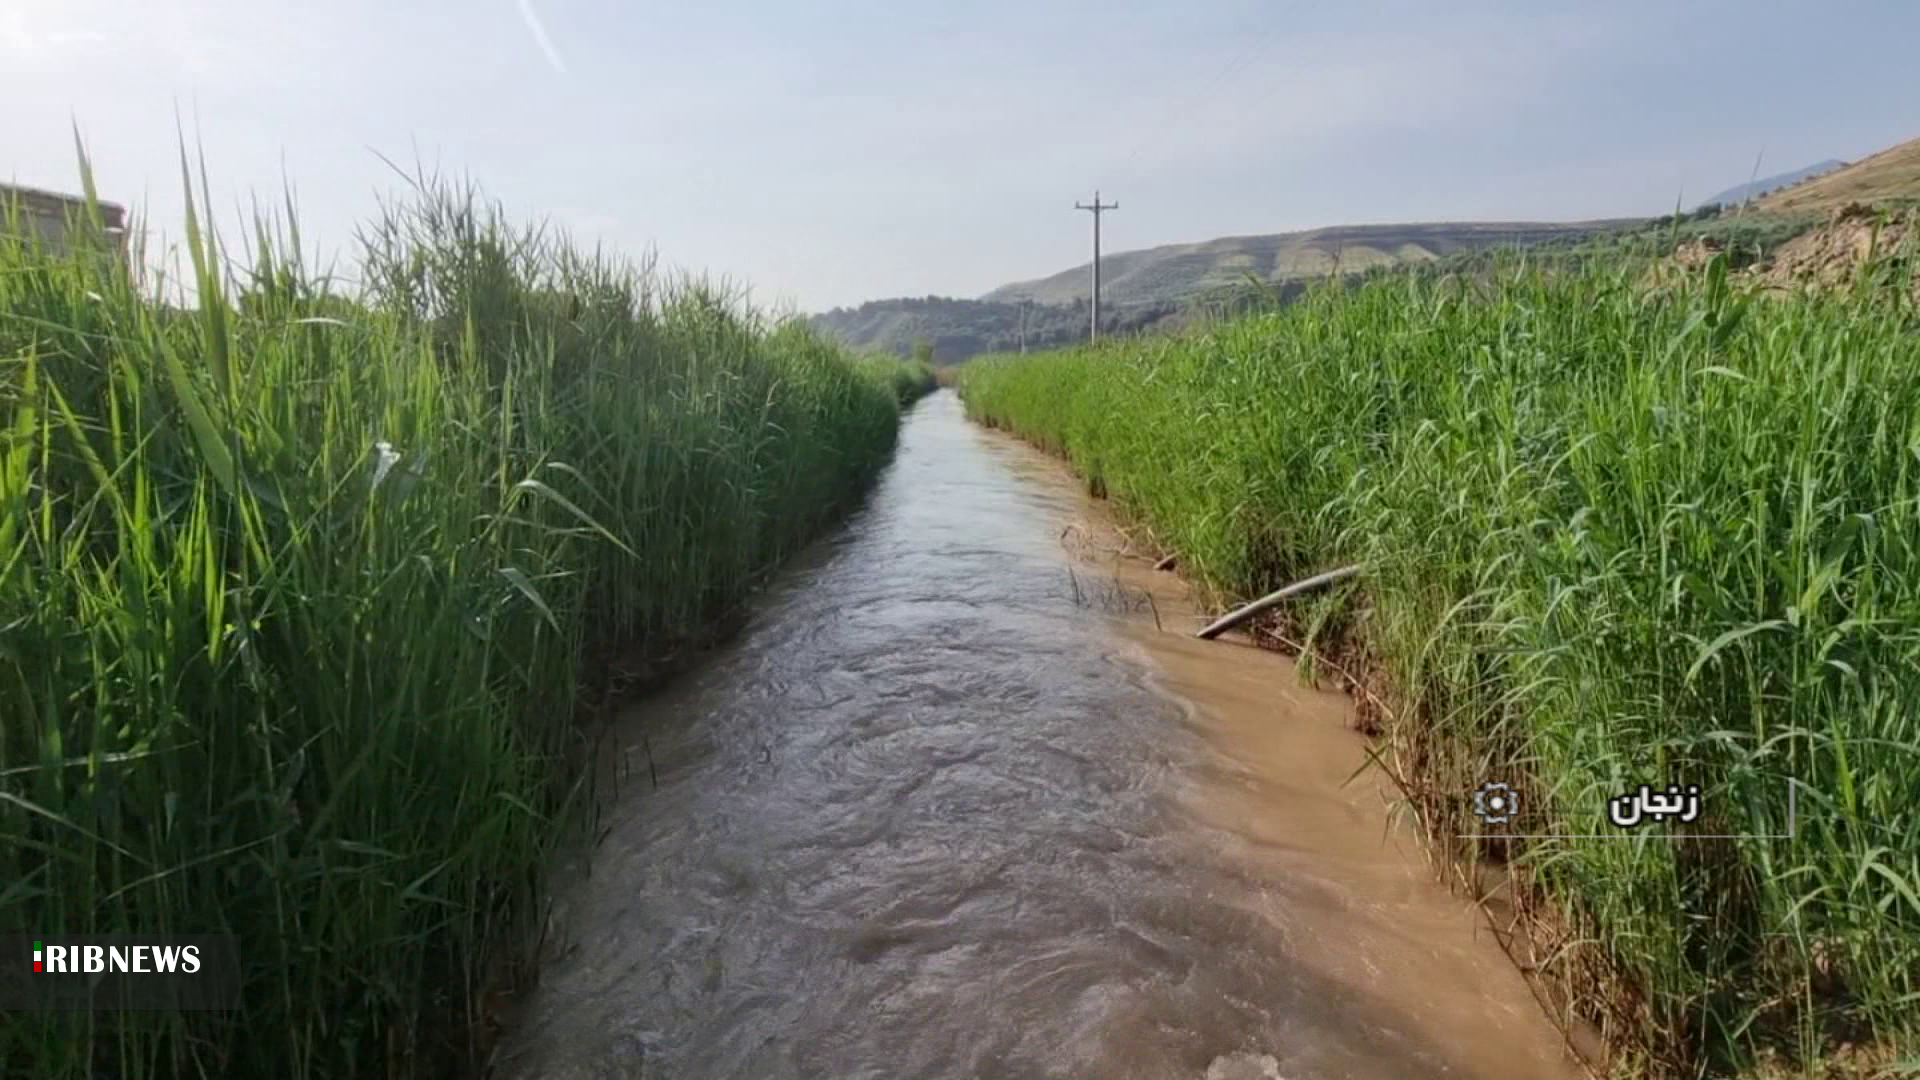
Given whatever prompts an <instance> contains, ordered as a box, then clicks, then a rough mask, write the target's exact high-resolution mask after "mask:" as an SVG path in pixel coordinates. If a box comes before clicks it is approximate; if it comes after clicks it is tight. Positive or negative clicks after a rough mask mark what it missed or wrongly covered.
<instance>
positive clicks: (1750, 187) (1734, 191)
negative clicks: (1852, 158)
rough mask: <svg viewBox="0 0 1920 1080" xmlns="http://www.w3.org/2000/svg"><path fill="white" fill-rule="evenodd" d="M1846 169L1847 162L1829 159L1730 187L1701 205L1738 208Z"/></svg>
mask: <svg viewBox="0 0 1920 1080" xmlns="http://www.w3.org/2000/svg"><path fill="white" fill-rule="evenodd" d="M1846 167H1847V163H1846V162H1844V161H1839V160H1836V159H1833V158H1829V159H1827V160H1826V161H1822V162H1818V163H1816V164H1813V165H1809V166H1807V167H1806V168H1804V169H1795V170H1793V171H1792V172H1783V173H1780V174H1778V175H1776V176H1769V177H1766V178H1764V179H1760V180H1753V181H1749V182H1748V183H1745V184H1740V185H1738V186H1736V187H1730V188H1728V189H1727V190H1725V191H1723V192H1721V193H1720V194H1718V195H1715V196H1714V197H1713V198H1711V199H1708V200H1707V201H1705V202H1703V203H1701V204H1700V205H1701V206H1738V205H1740V204H1741V203H1743V202H1746V201H1747V200H1748V199H1757V198H1759V197H1760V196H1762V195H1765V194H1767V193H1768V192H1772V191H1779V190H1780V189H1781V188H1783V187H1791V186H1793V185H1794V184H1797V183H1799V182H1800V181H1802V180H1806V179H1809V178H1811V177H1815V176H1819V175H1821V174H1823V173H1830V172H1832V171H1834V170H1835V169H1844V168H1846Z"/></svg>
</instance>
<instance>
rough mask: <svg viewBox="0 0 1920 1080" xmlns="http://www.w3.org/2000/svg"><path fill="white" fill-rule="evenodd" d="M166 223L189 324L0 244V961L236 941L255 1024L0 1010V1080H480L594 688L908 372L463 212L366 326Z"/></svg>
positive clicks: (721, 299)
mask: <svg viewBox="0 0 1920 1080" xmlns="http://www.w3.org/2000/svg"><path fill="white" fill-rule="evenodd" d="M188 186H189V188H190V189H191V188H193V187H196V186H197V187H199V189H200V194H201V198H202V199H203V201H202V202H201V203H200V204H199V206H198V207H196V206H195V205H194V200H193V195H192V194H189V196H188V210H187V214H186V218H185V239H184V246H185V248H186V250H187V251H188V252H190V254H191V265H192V271H191V281H192V285H193V291H194V293H195V294H196V295H197V301H196V302H195V303H193V304H191V305H185V306H181V305H166V304H161V303H157V302H155V301H154V300H153V299H152V294H151V292H150V291H148V290H142V289H141V288H138V287H136V284H135V283H134V281H133V280H132V279H131V277H130V275H129V273H128V272H127V270H126V269H125V267H124V266H123V265H122V264H120V263H118V262H116V261H114V260H111V259H100V258H94V257H89V256H88V255H87V254H86V253H84V251H83V252H82V253H81V254H73V255H65V256H56V255H53V254H49V253H47V252H45V251H43V250H40V249H39V248H38V247H37V246H35V245H34V244H31V243H28V242H24V241H21V240H18V239H4V238H0V923H4V924H5V925H7V926H11V927H16V928H28V927H30V928H36V929H39V930H42V931H43V932H47V933H68V934H75V933H114V932H128V933H134V932H142V933H152V932H160V931H173V932H206V933H231V934H238V935H239V936H240V938H241V940H242V943H243V955H244V959H245V964H246V970H247V981H246V985H245V1008H244V1009H243V1010H242V1011H241V1012H239V1013H235V1014H223V1013H174V1014H167V1013H138V1012H129V1013H118V1014H104V1013H102V1014H86V1013H32V1014H28V1013H16V1014H13V1015H9V1016H7V1017H6V1018H5V1020H4V1021H3V1022H0V1073H4V1074H5V1075H7V1076H33V1077H38V1078H43V1080H60V1078H77V1077H93V1076H116V1077H173V1076H197V1075H204V1076H251V1077H267V1076H273V1077H345V1076H392V1077H404V1076H432V1075H446V1074H448V1073H449V1072H451V1073H452V1074H456V1075H476V1073H475V1072H474V1071H473V1068H474V1065H473V1063H474V1061H475V1059H476V1057H477V1055H478V1054H479V1053H481V1052H483V1051H484V1042H485V1038H484V1032H485V1028H486V1024H485V1021H486V1019H487V1017H486V1016H485V1014H484V1000H485V996H486V994H487V993H488V992H490V991H493V990H497V989H500V988H502V986H503V985H504V984H506V983H508V982H510V981H511V974H512V972H511V968H512V962H513V961H514V960H516V959H517V958H524V957H525V956H526V955H527V952H528V947H529V946H530V945H531V944H532V943H533V941H534V938H535V936H536V935H537V932H538V927H539V923H540V912H539V907H538V905H539V904H540V903H541V900H540V888H541V868H542V866H543V864H544V863H545V862H546V860H547V856H548V854H549V852H550V850H551V845H552V844H554V843H555V842H556V839H557V838H558V837H561V836H564V835H565V834H566V832H567V830H565V829H563V828H560V827H559V826H560V824H562V823H564V822H565V821H566V820H567V819H568V818H569V816H570V815H572V814H573V813H574V811H575V810H576V809H578V808H579V807H580V806H582V804H583V803H584V801H585V800H584V799H583V798H582V790H581V786H582V784H583V783H584V780H583V779H582V778H583V776H584V775H586V773H585V771H584V770H582V769H581V768H580V765H581V764H582V763H583V761H584V759H585V756H586V747H585V746H584V741H585V739H586V735H585V732H584V727H585V725H583V724H582V723H581V722H579V721H580V715H579V714H581V713H585V712H588V711H590V709H589V707H590V706H591V705H593V704H594V703H593V702H592V701H590V700H587V699H586V697H585V696H583V692H582V691H581V689H580V688H581V687H582V686H583V684H585V683H587V682H589V681H591V678H592V677H593V676H594V674H595V673H594V672H592V671H591V670H590V668H591V667H592V666H593V664H594V660H593V658H594V657H596V656H598V655H600V652H601V651H602V649H603V647H604V646H608V645H611V644H614V643H618V644H620V645H622V646H625V647H630V646H632V645H633V644H634V643H636V642H637V643H639V645H640V647H641V648H642V649H643V650H646V651H651V652H663V651H665V650H667V649H669V648H671V647H672V646H674V645H675V644H676V643H681V642H684V641H686V640H688V639H689V638H690V636H692V635H695V634H696V633H697V632H698V631H699V630H700V628H701V627H702V626H704V625H706V624H708V622H709V620H711V619H712V618H713V617H714V616H715V615H716V613H718V612H720V611H722V610H723V609H725V608H727V607H728V606H729V605H731V604H734V603H736V602H737V601H739V600H740V599H741V598H742V597H743V595H744V594H746V593H747V592H749V591H750V590H751V589H752V588H753V587H754V586H755V585H756V583H757V582H759V581H760V580H761V579H762V577H763V575H764V574H765V573H766V572H767V571H768V570H769V568H770V567H772V566H773V565H774V564H775V563H777V562H778V561H779V560H780V559H781V558H782V557H783V556H785V555H787V554H788V553H790V552H792V551H794V550H795V549H796V548H797V547H798V546H799V545H801V544H803V543H804V542H806V541H807V540H808V538H809V537H810V536H812V535H813V534H814V533H815V532H816V530H818V529H819V528H820V527H821V526H822V525H823V524H825V523H827V522H828V521H830V520H831V519H833V518H834V517H835V516H836V515H838V514H840V513H842V512H843V511H844V510H845V509H847V508H848V506H849V505H850V504H851V503H853V502H854V501H855V500H857V499H858V498H859V497H860V496H861V494H862V492H863V489H864V488H865V487H866V485H867V484H868V482H869V480H870V479H871V478H872V477H873V476H874V475H875V473H876V471H877V470H878V468H879V467H880V466H881V465H882V464H883V463H884V461H885V460H886V459H887V458H888V456H889V454H890V453H891V450H892V447H893V445H894V440H895V433H896V427H897V421H898V412H899V408H900V405H901V403H902V402H905V401H907V400H910V399H911V398H912V397H913V396H915V395H916V394H918V393H921V392H924V391H925V390H926V389H929V388H930V387H931V385H932V373H931V372H930V371H926V370H908V369H905V368H903V367H902V366H901V365H900V364H898V363H896V362H894V361H893V360H891V359H886V360H878V359H872V360H862V359H859V358H855V357H851V356H849V355H847V354H846V353H844V352H843V351H842V350H841V349H839V348H838V347H836V346H833V345H831V344H828V343H826V342H824V341H823V340H822V339H821V338H819V337H818V336H816V335H815V334H814V333H812V332H811V331H809V330H808V329H807V328H806V327H804V326H803V325H800V324H797V323H794V322H783V323H775V322H772V321H769V320H768V319H766V318H765V317H763V316H761V315H759V314H757V313H756V312H754V311H752V310H749V309H747V308H746V307H743V306H742V305H740V304H738V303H735V302H732V301H730V300H729V299H728V298H727V297H726V296H724V295H722V294H720V293H717V292H715V291H713V290H711V289H708V288H704V287H702V286H701V285H699V284H697V283H692V282H686V281H678V282H676V281H673V280H669V279H667V278H665V277H664V276H662V275H659V274H653V273H649V272H645V271H642V270H638V269H635V268H633V267H631V266H628V265H625V264H623V263H621V262H619V261H616V260H613V259H609V258H604V257H601V256H599V255H594V254H589V253H587V252H584V251H582V250H581V249H579V248H577V247H575V246H573V245H571V244H570V243H569V242H568V241H567V240H566V239H565V238H564V237H561V236H558V235H554V234H552V233H548V232H545V231H542V230H539V229H529V228H518V227H515V226H514V225H513V224H511V223H510V222H508V221H507V220H505V219H503V218H502V216H501V215H500V213H499V212H498V211H497V210H496V209H495V208H494V207H493V205H492V204H491V203H489V202H487V201H486V200H484V199H483V198H482V197H481V196H480V195H478V194H477V193H476V192H475V191H474V190H473V189H471V188H469V187H466V186H464V185H460V184H455V183H450V182H444V181H440V180H437V179H433V178H423V179H421V180H420V181H419V185H418V188H417V190H415V191H414V192H413V193H412V195H411V196H410V197H409V198H408V199H406V200H403V201H400V202H396V203H394V204H391V205H389V206H387V207H386V208H385V209H384V211H383V212H382V213H381V214H380V216H379V217H377V218H376V219H375V220H373V221H371V222H370V223H369V224H368V225H367V226H366V227H365V231H364V234H363V238H362V239H363V257H362V258H361V259H360V265H359V266H358V273H359V284H358V286H357V287H356V288H354V289H352V290H345V289H341V288H338V287H336V286H334V285H333V284H331V283H330V281H329V280H328V279H327V278H326V277H324V276H321V275H318V274H316V273H314V272H313V271H311V270H310V269H309V268H307V267H306V266H303V265H302V262H301V259H300V244H299V238H298V234H297V232H295V231H294V229H293V224H292V213H291V208H289V210H288V213H287V214H286V215H285V216H284V217H282V218H280V219H279V220H278V222H277V224H276V223H275V222H274V221H270V220H269V219H268V218H266V217H261V218H260V219H259V220H258V221H257V223H256V225H255V228H254V229H253V231H252V233H251V234H250V235H246V236H244V237H243V238H241V242H239V243H234V244H231V245H223V244H222V243H220V242H219V241H218V240H216V238H215V235H214V233H213V231H212V230H211V229H210V228H209V222H211V220H212V217H213V215H212V213H211V210H210V206H211V200H210V199H208V198H207V197H206V195H205V184H204V176H203V177H202V182H201V183H200V184H199V185H194V184H192V183H191V182H189V185H188ZM230 260H232V261H230Z"/></svg>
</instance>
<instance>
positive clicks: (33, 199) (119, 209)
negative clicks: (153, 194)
mask: <svg viewBox="0 0 1920 1080" xmlns="http://www.w3.org/2000/svg"><path fill="white" fill-rule="evenodd" d="M13 198H17V199H20V200H21V201H22V202H25V203H27V204H29V205H32V204H35V203H38V204H40V205H41V206H43V207H45V206H47V204H55V205H58V206H60V207H62V208H65V207H69V206H71V207H76V208H78V207H84V206H85V205H86V204H87V198H86V196H84V195H63V194H61V193H60V192H58V191H45V190H42V189H40V188H31V187H26V186H24V185H21V184H4V183H0V200H5V199H13ZM96 201H97V202H98V203H99V206H100V212H101V213H102V214H104V215H105V216H106V218H107V224H108V225H110V226H112V227H114V228H122V227H124V226H125V224H126V220H127V208H126V207H124V206H121V205H120V204H119V203H113V202H108V201H106V200H105V199H99V200H96ZM48 208H51V207H48Z"/></svg>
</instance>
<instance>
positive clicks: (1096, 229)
mask: <svg viewBox="0 0 1920 1080" xmlns="http://www.w3.org/2000/svg"><path fill="white" fill-rule="evenodd" d="M1073 208H1074V209H1075V210H1090V211H1092V212H1093V303H1092V305H1090V306H1091V307H1092V309H1093V318H1092V322H1091V324H1090V325H1089V326H1088V328H1087V340H1088V341H1098V340H1099V338H1100V215H1101V214H1103V213H1105V212H1107V211H1108V210H1118V209H1120V204H1119V203H1117V202H1116V203H1106V204H1104V205H1103V204H1102V203H1101V202H1100V189H1099V188H1095V189H1094V190H1093V205H1091V206H1089V205H1087V204H1086V203H1078V202H1077V203H1074V204H1073Z"/></svg>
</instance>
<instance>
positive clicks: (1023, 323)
mask: <svg viewBox="0 0 1920 1080" xmlns="http://www.w3.org/2000/svg"><path fill="white" fill-rule="evenodd" d="M1031 303H1033V301H1032V300H1029V299H1027V298H1025V297H1021V299H1020V351H1021V352H1022V353H1025V352H1026V351H1027V305H1028V304H1031Z"/></svg>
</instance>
